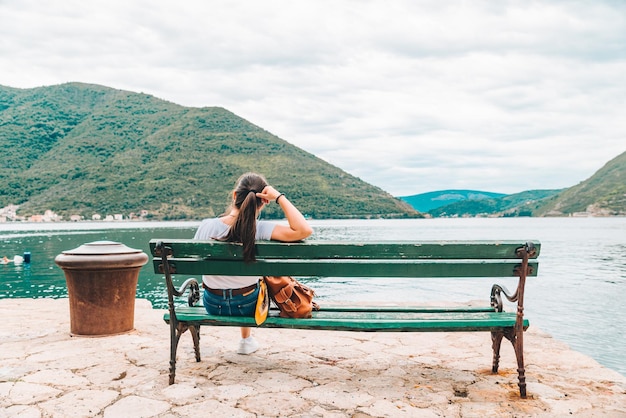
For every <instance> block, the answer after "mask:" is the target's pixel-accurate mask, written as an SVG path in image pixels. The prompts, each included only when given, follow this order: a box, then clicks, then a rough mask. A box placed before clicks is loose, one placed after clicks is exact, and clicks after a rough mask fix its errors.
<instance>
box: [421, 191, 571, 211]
mask: <svg viewBox="0 0 626 418" xmlns="http://www.w3.org/2000/svg"><path fill="white" fill-rule="evenodd" d="M560 191H561V190H530V191H525V192H521V193H515V194H510V195H503V196H501V197H496V198H488V199H480V200H477V199H472V200H470V199H468V200H462V201H459V202H455V203H452V204H449V205H445V206H440V207H438V208H435V209H432V210H430V211H428V214H429V215H431V216H434V217H451V216H455V217H457V216H458V217H472V216H500V217H509V216H533V211H534V210H535V209H536V207H537V206H538V205H540V204H541V202H543V201H544V200H545V199H548V198H550V197H552V196H555V195H557V194H558V193H559V192H560Z"/></svg>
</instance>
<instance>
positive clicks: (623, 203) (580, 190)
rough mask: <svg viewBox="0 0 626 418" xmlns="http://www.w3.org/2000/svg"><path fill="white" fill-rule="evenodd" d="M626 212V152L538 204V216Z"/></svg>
mask: <svg viewBox="0 0 626 418" xmlns="http://www.w3.org/2000/svg"><path fill="white" fill-rule="evenodd" d="M580 212H585V213H590V214H596V215H604V216H614V215H621V216H625V215H626V152H624V153H622V154H620V155H618V156H617V157H615V158H614V159H612V160H611V161H609V162H608V163H606V164H605V165H604V167H602V168H601V169H600V170H598V171H597V172H596V173H595V174H594V175H593V176H591V177H590V178H588V179H587V180H585V181H583V182H581V183H579V184H577V185H576V186H573V187H570V188H568V189H566V190H564V191H563V192H562V193H560V194H558V195H557V196H554V197H553V198H552V199H548V200H547V201H545V202H543V204H542V205H539V206H538V207H537V208H536V209H535V211H534V213H535V214H536V215H538V216H562V215H569V214H575V213H580Z"/></svg>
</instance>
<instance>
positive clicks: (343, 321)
mask: <svg viewBox="0 0 626 418" xmlns="http://www.w3.org/2000/svg"><path fill="white" fill-rule="evenodd" d="M176 315H177V317H178V319H179V320H181V321H184V322H187V323H192V324H193V323H195V324H198V325H210V326H255V323H254V319H253V318H245V317H232V316H215V315H208V314H207V313H206V311H205V310H204V308H203V307H201V306H199V307H198V306H196V307H184V306H181V307H178V308H177V309H176ZM163 319H164V320H165V321H166V322H169V313H166V314H165V316H164V318H163ZM515 319H516V315H515V313H508V312H500V313H498V312H439V313H434V312H431V313H423V312H422V313H416V312H413V313H409V312H406V313H397V312H367V311H366V312H364V311H360V312H353V311H350V312H345V311H344V312H338V311H335V312H332V311H319V312H314V313H313V318H310V319H292V318H280V317H277V316H268V318H267V320H266V321H265V322H264V323H263V324H262V325H261V327H265V328H293V329H326V330H343V331H425V332H428V331H486V330H500V329H503V328H511V327H513V326H514V325H515ZM526 327H528V321H527V320H526V321H524V328H526Z"/></svg>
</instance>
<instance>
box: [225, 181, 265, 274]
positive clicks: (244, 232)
mask: <svg viewBox="0 0 626 418" xmlns="http://www.w3.org/2000/svg"><path fill="white" fill-rule="evenodd" d="M266 186H267V180H265V178H264V177H263V176H261V175H260V174H256V173H246V174H243V175H242V176H241V177H239V180H237V185H236V187H235V201H234V202H233V205H234V206H235V207H236V208H237V209H239V214H238V215H237V217H236V218H235V222H234V223H233V226H232V227H231V228H230V231H228V235H226V241H231V242H241V243H242V244H243V260H244V261H245V262H252V261H254V260H256V254H255V246H254V241H255V238H256V219H257V215H258V209H259V208H260V207H261V205H262V204H263V202H262V201H261V199H260V198H258V197H257V196H256V194H257V193H260V192H262V191H263V189H264V188H265V187H266Z"/></svg>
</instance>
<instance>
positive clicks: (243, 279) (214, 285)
mask: <svg viewBox="0 0 626 418" xmlns="http://www.w3.org/2000/svg"><path fill="white" fill-rule="evenodd" d="M275 226H276V224H275V223H273V222H268V221H257V222H256V240H257V241H269V240H271V239H272V232H273V231H274V227H275ZM229 230H230V225H226V224H225V223H224V222H222V221H221V220H220V219H219V218H210V219H205V220H203V221H202V223H200V226H199V227H198V230H197V231H196V235H195V236H194V239H198V240H211V239H217V240H219V239H223V238H225V237H226V235H227V234H228V231H229ZM202 281H203V282H204V284H205V285H206V286H207V287H209V288H211V289H239V288H241V287H247V286H250V285H253V284H255V283H256V282H258V281H259V278H258V277H256V276H214V275H203V276H202Z"/></svg>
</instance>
